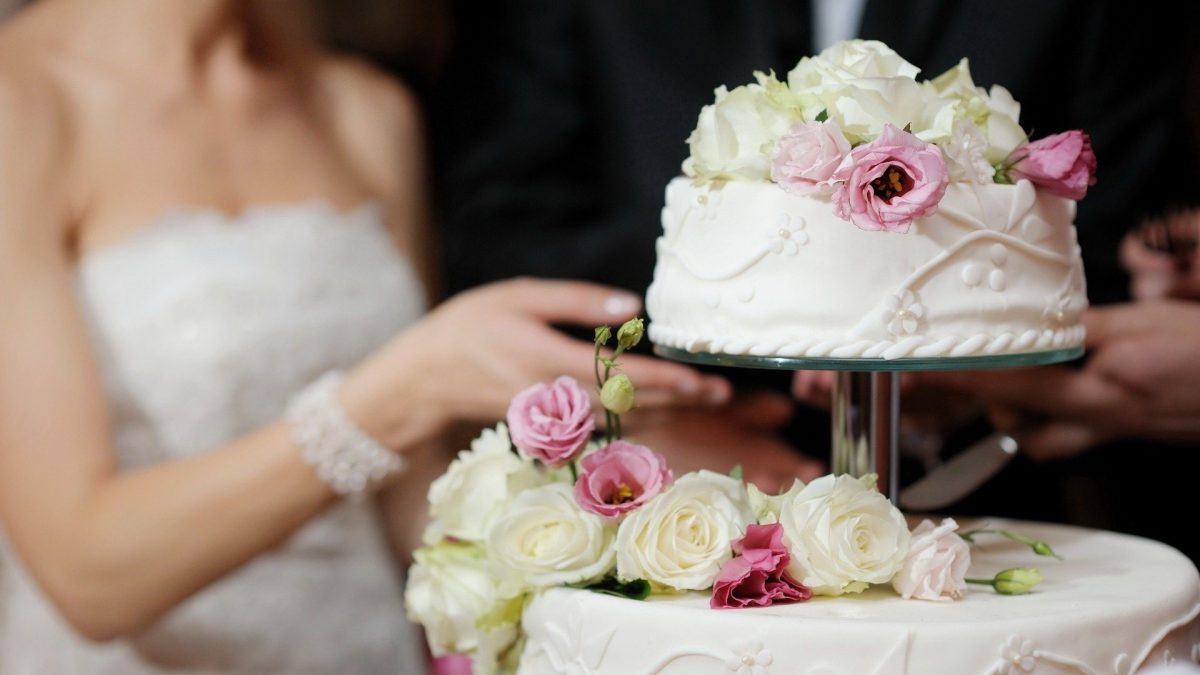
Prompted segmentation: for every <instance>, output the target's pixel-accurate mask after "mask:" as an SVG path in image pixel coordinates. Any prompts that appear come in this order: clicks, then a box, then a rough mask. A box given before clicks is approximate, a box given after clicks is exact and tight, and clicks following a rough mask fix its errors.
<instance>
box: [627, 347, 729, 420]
mask: <svg viewBox="0 0 1200 675" xmlns="http://www.w3.org/2000/svg"><path fill="white" fill-rule="evenodd" d="M619 363H620V365H619V367H618V370H619V372H622V373H624V374H626V375H628V376H629V379H631V380H633V383H634V386H636V387H637V405H638V406H639V407H650V406H664V405H723V404H725V403H728V402H729V399H730V397H731V396H732V395H733V387H732V386H731V385H730V384H729V381H728V380H726V379H725V378H723V377H719V376H716V375H705V374H703V373H701V372H700V371H698V370H696V369H694V368H691V367H690V366H685V365H683V364H680V363H674V362H672V361H664V360H663V359H657V358H654V357H651V356H641V355H639V354H626V355H623V356H622V357H621V360H620V362H619Z"/></svg>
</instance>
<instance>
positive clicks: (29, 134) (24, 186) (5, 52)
mask: <svg viewBox="0 0 1200 675" xmlns="http://www.w3.org/2000/svg"><path fill="white" fill-rule="evenodd" d="M6 37H7V36H6V35H5V34H4V33H3V32H0V199H3V200H6V201H7V200H12V199H14V198H19V199H20V200H22V201H25V200H31V199H35V198H36V199H48V198H50V197H51V196H52V195H49V194H44V193H45V192H46V191H47V190H52V191H57V190H58V186H61V184H62V181H60V180H51V179H52V178H53V177H55V176H59V177H61V176H62V175H63V174H64V172H65V167H66V165H67V164H68V163H69V154H70V146H69V144H68V141H67V139H69V138H70V137H71V126H72V125H71V119H72V115H71V112H70V106H69V101H68V99H67V97H66V95H65V94H64V93H63V91H62V88H61V87H60V86H59V83H58V82H57V80H56V79H55V78H54V77H53V74H52V73H51V72H50V69H49V68H48V67H47V66H46V65H45V64H44V63H43V62H42V61H41V60H40V59H38V58H37V57H36V55H31V54H29V53H28V52H26V51H24V50H21V49H20V45H19V44H13V43H12V42H10V41H8V40H7V39H6Z"/></svg>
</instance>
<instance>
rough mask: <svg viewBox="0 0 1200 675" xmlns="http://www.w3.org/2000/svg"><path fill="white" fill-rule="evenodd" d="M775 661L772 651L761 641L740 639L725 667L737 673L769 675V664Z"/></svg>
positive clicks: (742, 674) (740, 674) (741, 674)
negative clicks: (764, 646)
mask: <svg viewBox="0 0 1200 675" xmlns="http://www.w3.org/2000/svg"><path fill="white" fill-rule="evenodd" d="M774 661H775V657H774V656H772V655H771V652H770V651H768V650H767V649H765V648H763V644H762V643H761V642H754V641H738V642H735V643H734V645H733V655H732V656H730V657H729V658H728V659H726V661H725V667H727V668H729V671H730V672H733V673H737V675H768V673H769V672H770V671H769V670H767V666H769V665H771V663H773V662H774Z"/></svg>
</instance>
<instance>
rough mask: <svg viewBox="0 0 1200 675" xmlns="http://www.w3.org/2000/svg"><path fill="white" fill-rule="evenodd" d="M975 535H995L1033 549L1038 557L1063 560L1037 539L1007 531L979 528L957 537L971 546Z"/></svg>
mask: <svg viewBox="0 0 1200 675" xmlns="http://www.w3.org/2000/svg"><path fill="white" fill-rule="evenodd" d="M977 534H997V535H1000V536H1001V537H1004V538H1005V539H1009V540H1011V541H1015V542H1017V543H1018V544H1024V545H1026V546H1028V547H1029V548H1031V549H1033V552H1034V553H1037V554H1038V555H1048V556H1051V557H1054V558H1057V559H1058V560H1062V559H1063V557H1062V556H1060V555H1059V554H1057V553H1055V552H1054V551H1053V550H1052V549H1051V548H1050V546H1049V545H1048V544H1047V543H1046V542H1044V541H1039V540H1037V539H1034V538H1033V537H1030V536H1028V535H1024V534H1021V533H1019V532H1010V531H1009V530H999V529H991V528H980V529H978V530H969V531H967V532H963V533H961V534H959V536H960V537H962V538H963V539H964V540H966V541H968V542H970V543H972V544H973V543H975V539H974V537H975V535H977Z"/></svg>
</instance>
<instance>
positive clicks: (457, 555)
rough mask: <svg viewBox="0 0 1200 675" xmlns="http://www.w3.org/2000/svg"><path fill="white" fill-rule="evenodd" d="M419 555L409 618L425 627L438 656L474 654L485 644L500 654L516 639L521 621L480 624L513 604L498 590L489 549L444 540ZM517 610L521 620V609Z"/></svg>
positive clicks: (407, 596)
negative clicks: (486, 550)
mask: <svg viewBox="0 0 1200 675" xmlns="http://www.w3.org/2000/svg"><path fill="white" fill-rule="evenodd" d="M413 556H414V557H415V559H416V562H415V563H414V564H413V566H412V567H411V568H409V571H408V581H407V583H406V584H405V590H404V606H405V608H406V610H407V613H408V618H409V619H410V620H412V621H414V622H416V623H419V624H421V625H422V626H424V627H425V636H426V639H428V641H429V648H430V649H431V650H432V651H433V654H434V655H435V656H442V655H443V654H450V653H461V654H466V653H472V652H475V651H477V650H479V649H480V648H481V647H484V648H486V651H489V652H496V653H498V652H500V651H503V648H504V647H506V646H507V644H510V643H511V642H512V641H513V640H514V639H515V638H516V620H511V621H508V622H495V623H496V625H494V626H490V627H489V630H483V629H481V628H480V623H481V621H483V620H484V619H485V617H489V616H499V615H502V614H504V608H505V606H506V605H507V604H508V603H507V602H506V601H504V600H502V599H501V598H500V596H499V594H498V593H497V588H496V587H497V579H496V578H495V577H494V576H493V575H492V573H491V568H490V566H489V564H488V560H487V555H486V554H485V553H484V551H483V549H481V548H480V547H479V546H477V545H475V544H451V543H443V544H439V545H437V546H432V547H428V548H422V549H418V550H417V551H416V552H415V553H414V554H413ZM515 614H516V619H517V620H519V619H520V613H519V611H518V612H516V613H515ZM501 643H504V644H501Z"/></svg>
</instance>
